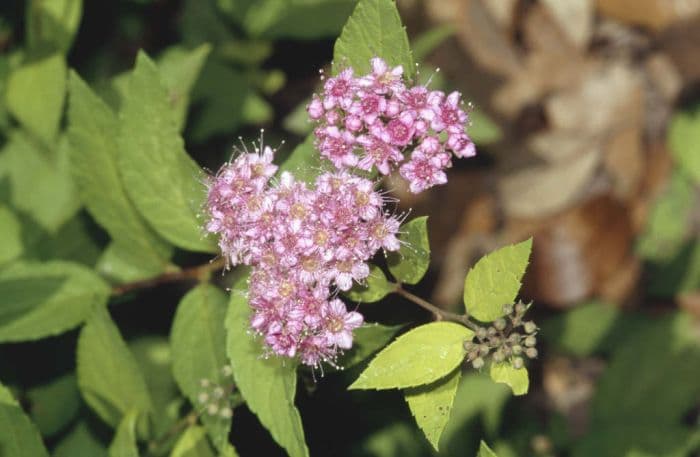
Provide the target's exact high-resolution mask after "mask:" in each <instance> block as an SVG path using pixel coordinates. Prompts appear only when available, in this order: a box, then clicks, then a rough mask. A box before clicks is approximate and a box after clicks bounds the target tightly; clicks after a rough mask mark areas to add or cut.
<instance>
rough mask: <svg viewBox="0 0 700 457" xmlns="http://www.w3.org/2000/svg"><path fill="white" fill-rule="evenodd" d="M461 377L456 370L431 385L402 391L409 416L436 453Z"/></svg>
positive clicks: (459, 372)
mask: <svg viewBox="0 0 700 457" xmlns="http://www.w3.org/2000/svg"><path fill="white" fill-rule="evenodd" d="M461 375H462V372H461V371H460V370H459V369H457V370H455V371H454V373H451V374H449V375H447V376H445V377H444V378H442V379H440V380H438V381H435V382H434V383H432V384H428V385H426V386H421V387H414V388H412V389H407V390H406V391H404V396H405V397H406V402H407V403H408V407H409V408H410V409H411V414H413V417H414V418H415V419H416V423H417V424H418V426H419V427H420V429H421V430H423V433H424V434H425V437H426V438H427V439H428V441H430V444H432V445H433V447H434V448H435V450H436V451H437V450H438V447H439V443H440V436H441V435H442V431H443V430H444V429H445V425H447V421H448V420H449V418H450V411H452V403H453V402H454V399H455V393H456V392H457V386H459V379H460V377H461Z"/></svg>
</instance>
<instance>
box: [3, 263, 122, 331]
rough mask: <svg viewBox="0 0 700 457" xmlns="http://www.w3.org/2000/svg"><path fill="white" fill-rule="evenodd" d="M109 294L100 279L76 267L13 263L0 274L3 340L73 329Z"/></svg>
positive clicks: (70, 265)
mask: <svg viewBox="0 0 700 457" xmlns="http://www.w3.org/2000/svg"><path fill="white" fill-rule="evenodd" d="M109 293H110V288H109V286H108V285H107V284H106V283H105V282H104V281H102V279H100V277H99V276H97V275H95V274H94V273H93V272H92V271H90V270H88V269H87V268H85V267H83V266H81V265H78V264H74V263H70V262H62V261H53V262H46V263H38V262H20V263H15V264H13V265H11V266H9V267H7V268H5V269H3V270H2V271H0V342H7V341H28V340H36V339H39V338H45V337H47V336H53V335H58V334H60V333H62V332H65V331H67V330H70V329H72V328H74V327H76V326H78V325H79V324H80V323H82V322H83V321H84V320H85V319H86V318H87V317H88V316H89V315H90V314H91V312H92V310H93V309H94V308H103V306H104V305H105V304H106V302H107V298H108V297H109Z"/></svg>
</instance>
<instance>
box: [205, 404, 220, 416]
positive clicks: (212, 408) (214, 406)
mask: <svg viewBox="0 0 700 457" xmlns="http://www.w3.org/2000/svg"><path fill="white" fill-rule="evenodd" d="M218 412H219V405H217V404H216V403H209V406H207V413H208V414H209V415H210V416H215V415H216V413H218Z"/></svg>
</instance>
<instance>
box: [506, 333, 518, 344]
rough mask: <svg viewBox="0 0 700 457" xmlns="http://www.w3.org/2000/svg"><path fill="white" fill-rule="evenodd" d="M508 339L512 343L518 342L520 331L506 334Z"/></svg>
mask: <svg viewBox="0 0 700 457" xmlns="http://www.w3.org/2000/svg"><path fill="white" fill-rule="evenodd" d="M508 341H509V342H510V343H512V344H515V343H519V342H520V333H511V334H510V336H508Z"/></svg>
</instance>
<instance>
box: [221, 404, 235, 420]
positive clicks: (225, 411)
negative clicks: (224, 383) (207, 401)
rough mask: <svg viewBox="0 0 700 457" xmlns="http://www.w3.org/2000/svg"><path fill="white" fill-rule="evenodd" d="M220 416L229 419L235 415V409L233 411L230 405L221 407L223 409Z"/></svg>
mask: <svg viewBox="0 0 700 457" xmlns="http://www.w3.org/2000/svg"><path fill="white" fill-rule="evenodd" d="M219 416H221V417H222V418H224V419H229V418H230V417H231V416H233V411H231V408H228V407H225V408H221V411H219Z"/></svg>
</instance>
